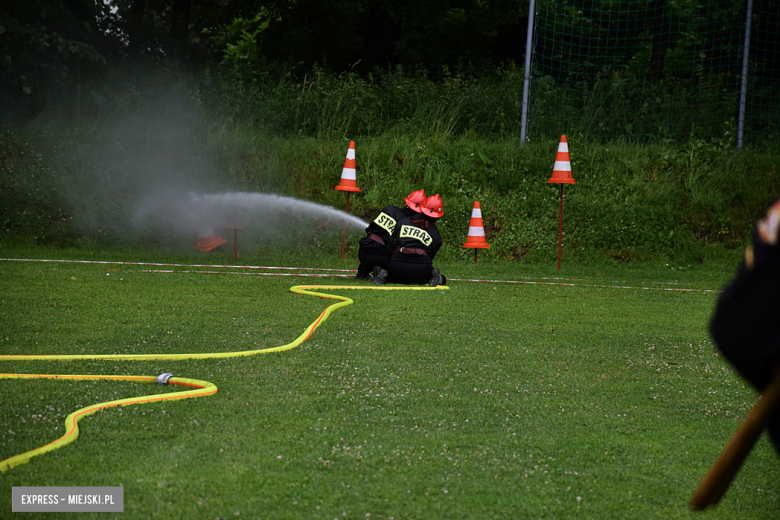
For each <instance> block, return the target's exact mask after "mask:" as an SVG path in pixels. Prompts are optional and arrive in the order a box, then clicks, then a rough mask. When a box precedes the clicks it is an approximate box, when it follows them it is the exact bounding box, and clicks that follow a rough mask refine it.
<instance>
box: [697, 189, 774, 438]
mask: <svg viewBox="0 0 780 520" xmlns="http://www.w3.org/2000/svg"><path fill="white" fill-rule="evenodd" d="M778 228H780V199H778V200H776V201H775V202H774V204H773V205H772V206H771V207H770V208H769V210H768V211H767V213H766V216H765V217H764V218H763V219H762V220H761V221H759V222H758V224H757V225H756V226H755V228H754V229H753V242H752V244H751V245H749V246H748V247H747V248H746V249H745V255H744V258H743V260H742V262H741V263H740V265H739V270H738V272H737V276H736V278H735V279H734V280H732V281H731V283H730V284H729V285H728V286H727V287H726V289H725V290H724V292H723V294H722V295H721V296H720V298H719V300H718V304H717V307H716V308H715V314H714V315H713V317H712V322H711V323H710V331H711V333H712V337H713V338H714V339H715V342H716V344H717V345H718V348H719V349H720V350H721V352H723V354H724V355H725V356H726V358H728V360H729V361H731V363H732V364H733V365H734V366H735V367H736V369H737V370H738V371H739V373H740V374H742V376H743V377H745V379H747V380H748V381H750V383H751V384H752V385H753V386H754V387H756V388H757V389H758V390H759V391H763V390H764V388H766V386H767V385H768V384H769V383H770V381H772V379H773V378H774V377H778V376H780V371H778V366H779V365H778V363H779V362H780V247H778ZM769 435H770V437H771V438H772V442H773V443H774V445H775V449H776V450H777V451H778V453H780V410H776V411H775V413H774V414H773V415H772V417H771V419H770V420H769Z"/></svg>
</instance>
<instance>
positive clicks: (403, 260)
mask: <svg viewBox="0 0 780 520" xmlns="http://www.w3.org/2000/svg"><path fill="white" fill-rule="evenodd" d="M412 220H414V221H415V222H414V223H413V222H412ZM424 222H427V223H428V229H425V224H424ZM391 240H392V244H391V247H392V249H393V253H392V255H391V256H390V262H389V264H388V267H387V271H388V276H387V281H388V282H389V283H402V284H408V285H418V284H426V283H428V281H429V280H430V279H431V275H432V272H433V258H434V257H435V256H436V253H437V252H438V251H439V248H441V234H439V230H438V229H437V228H436V219H433V218H431V217H427V216H425V215H421V214H415V215H413V216H411V217H406V218H404V219H401V220H399V221H398V224H396V227H395V231H394V232H393V236H392V239H391ZM442 279H443V281H442V282H441V285H446V282H447V279H446V278H444V277H442Z"/></svg>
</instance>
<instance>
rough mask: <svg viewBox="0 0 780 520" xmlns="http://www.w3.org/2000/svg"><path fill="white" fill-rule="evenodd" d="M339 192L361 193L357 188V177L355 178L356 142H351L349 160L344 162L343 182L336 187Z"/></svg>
mask: <svg viewBox="0 0 780 520" xmlns="http://www.w3.org/2000/svg"><path fill="white" fill-rule="evenodd" d="M336 189H337V190H339V191H360V188H358V187H357V177H356V176H355V141H350V142H349V150H347V158H346V159H345V160H344V169H343V170H341V180H340V181H339V185H338V186H336Z"/></svg>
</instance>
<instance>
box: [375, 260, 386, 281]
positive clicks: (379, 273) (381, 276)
mask: <svg viewBox="0 0 780 520" xmlns="http://www.w3.org/2000/svg"><path fill="white" fill-rule="evenodd" d="M386 281H387V270H386V269H382V268H381V267H379V266H378V265H375V266H374V285H384V284H385V282H386Z"/></svg>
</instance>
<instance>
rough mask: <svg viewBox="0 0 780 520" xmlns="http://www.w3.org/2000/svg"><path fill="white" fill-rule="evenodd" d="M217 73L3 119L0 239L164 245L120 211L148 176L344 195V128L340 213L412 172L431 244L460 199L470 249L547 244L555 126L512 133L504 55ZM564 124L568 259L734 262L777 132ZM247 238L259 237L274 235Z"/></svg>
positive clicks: (304, 244) (312, 195)
mask: <svg viewBox="0 0 780 520" xmlns="http://www.w3.org/2000/svg"><path fill="white" fill-rule="evenodd" d="M214 78H216V76H213V75H212V76H209V75H206V76H203V77H201V78H200V79H198V80H197V81H193V79H192V78H191V77H186V78H184V79H182V76H181V75H179V76H176V75H175V74H174V73H172V72H171V73H169V76H168V80H169V81H167V88H166V89H161V88H160V86H159V84H155V85H153V86H152V87H150V85H149V84H148V83H149V81H147V83H142V81H141V80H140V79H135V80H134V81H136V84H133V85H132V88H129V87H128V88H124V89H123V90H121V91H119V92H121V94H116V95H114V96H113V97H111V96H108V95H107V96H106V97H107V99H108V101H106V102H105V103H104V104H103V105H101V106H100V107H93V108H94V110H93V111H91V112H89V113H87V112H88V111H87V110H83V112H84V113H81V114H80V117H78V118H70V117H69V118H66V120H67V123H62V119H56V118H54V117H50V118H48V119H47V118H46V117H42V118H41V120H39V121H36V122H33V123H31V124H29V125H27V127H26V128H25V129H24V130H18V129H17V130H14V131H6V132H4V133H3V134H2V136H1V137H0V186H2V191H0V216H1V217H2V219H1V221H2V228H0V232H1V233H2V234H1V235H0V237H2V238H1V239H0V243H3V244H11V245H13V244H17V245H21V244H26V245H33V244H39V245H67V246H77V245H81V246H82V247H83V246H85V245H88V244H92V245H98V246H110V245H114V246H117V245H121V246H126V247H130V248H134V247H143V248H147V249H150V250H163V251H168V252H170V250H171V249H176V248H178V247H180V246H181V245H182V244H180V242H178V241H176V240H174V239H172V238H171V237H166V236H165V230H164V229H163V230H161V229H153V230H150V229H146V230H144V231H143V232H138V231H137V230H136V229H134V228H133V227H132V226H131V225H130V223H129V221H130V219H131V211H130V210H129V209H128V208H129V206H131V205H132V204H133V203H134V201H136V200H137V198H138V195H139V194H140V193H141V192H142V190H149V189H152V188H151V186H153V184H152V183H151V181H150V179H153V180H158V181H160V184H165V182H166V181H168V183H169V184H174V183H178V186H179V189H180V190H181V191H186V190H190V189H194V190H200V191H207V192H208V191H211V192H213V191H226V190H238V191H250V192H251V191H263V192H274V193H281V194H286V195H292V196H296V197H300V198H304V199H308V200H312V201H315V202H320V203H322V204H325V205H328V206H331V207H336V208H343V207H344V194H343V193H341V192H337V191H334V190H333V187H334V186H335V185H336V184H337V183H338V180H339V176H340V172H341V168H342V166H343V162H344V157H345V155H346V150H347V144H348V142H349V140H351V139H352V140H355V141H356V143H357V165H358V166H357V168H358V170H357V171H358V185H359V186H360V187H361V188H362V189H363V193H361V194H358V195H355V196H353V197H351V201H350V205H351V208H350V211H351V212H352V213H354V214H356V215H358V216H361V217H363V218H364V219H370V218H372V217H373V216H374V215H376V214H377V213H378V211H379V210H380V209H381V208H382V207H383V206H384V205H385V204H388V203H396V204H401V203H402V198H403V196H404V195H406V194H408V193H409V192H410V191H411V190H413V189H417V188H420V187H422V188H424V189H425V190H426V192H428V193H436V192H438V193H440V194H441V195H442V197H443V199H444V201H445V214H446V216H445V218H444V219H442V222H441V223H440V228H441V230H442V234H443V236H444V239H445V246H444V248H443V249H442V252H441V257H440V258H442V259H449V260H454V259H466V258H468V257H469V255H470V254H471V252H470V251H464V250H463V249H462V248H461V245H462V244H463V242H465V238H466V233H467V229H468V225H469V217H470V214H471V209H472V206H473V203H474V201H479V202H480V203H481V206H482V211H483V215H484V223H485V231H486V233H487V239H488V242H489V243H490V245H491V248H490V249H489V250H486V251H483V252H482V256H483V257H484V258H494V259H502V260H507V259H509V260H522V261H524V262H531V263H533V262H538V261H542V262H549V261H553V260H554V259H555V258H556V257H557V242H558V220H559V195H560V192H559V186H558V185H551V184H548V183H547V179H548V178H549V177H550V174H551V171H552V165H553V162H554V160H555V154H556V149H557V145H558V142H557V140H542V141H539V142H536V141H533V142H530V143H528V144H527V145H526V146H525V147H520V146H519V143H518V140H517V137H516V136H517V130H518V128H517V121H518V115H519V111H518V110H519V108H518V107H519V105H517V101H518V99H519V97H518V96H519V92H520V90H519V88H520V87H521V86H522V84H521V82H520V80H519V79H518V76H517V74H515V73H514V72H512V71H505V72H504V73H502V74H497V75H496V76H495V77H482V78H473V77H468V76H463V75H449V76H446V75H445V76H444V77H443V78H442V79H440V80H439V81H438V82H433V81H431V80H429V79H427V78H426V77H425V76H424V75H420V74H417V73H413V72H403V71H394V72H392V73H386V74H384V75H382V76H378V77H377V78H373V79H366V78H362V79H361V78H359V77H357V76H355V75H342V76H340V77H335V76H332V75H328V74H325V73H321V72H320V73H317V74H312V75H309V76H306V77H305V78H303V79H302V80H297V79H295V78H292V77H286V78H283V79H281V80H279V81H277V82H271V81H270V80H265V81H264V82H262V81H258V82H255V83H249V84H247V83H238V82H236V81H235V80H234V81H227V80H217V79H214ZM193 85H195V86H193ZM104 93H105V92H104ZM726 126H728V125H726ZM531 128H532V129H533V118H532V122H531ZM568 137H569V147H570V151H571V152H570V155H571V160H572V169H573V175H574V178H575V179H576V181H577V184H576V185H574V186H568V185H567V186H566V187H565V191H564V255H565V258H566V259H567V260H568V261H570V262H576V261H583V260H592V259H594V258H595V259H598V260H601V259H604V258H613V259H616V260H618V261H633V260H650V259H656V260H662V261H664V260H672V261H674V262H677V263H682V264H688V263H695V262H702V261H705V260H708V259H709V260H720V261H726V262H729V263H734V262H735V261H736V259H737V258H738V257H739V250H740V246H742V245H743V244H744V241H745V239H746V236H747V234H748V230H749V229H750V226H751V225H752V224H753V223H754V222H755V221H756V219H758V218H760V216H761V215H762V214H763V211H764V210H765V208H766V206H767V204H768V203H769V202H770V201H771V200H772V199H773V197H774V196H775V195H776V194H777V193H778V192H780V177H778V175H777V170H778V167H777V157H778V155H777V149H776V147H774V148H773V147H766V146H765V147H753V148H752V147H750V146H748V147H747V148H746V149H745V150H743V151H741V152H739V153H736V152H734V143H733V136H730V135H727V134H724V137H723V138H715V139H708V140H704V139H699V138H697V137H696V129H694V131H693V132H692V134H691V138H690V140H689V141H688V142H687V143H677V144H675V143H671V142H668V140H666V139H664V138H663V137H664V136H662V135H659V136H655V139H654V140H648V141H647V142H646V143H645V144H632V143H628V142H616V143H610V144H603V143H598V142H591V141H589V139H588V136H587V135H582V134H581V133H578V130H577V129H576V127H574V128H572V130H571V132H569V135H568ZM141 180H144V182H141ZM321 231H322V230H321V229H318V228H316V227H312V228H311V229H309V230H307V231H306V233H305V235H306V236H303V237H302V239H301V240H299V241H298V242H297V243H294V244H284V247H285V248H287V249H288V250H289V249H292V248H300V249H303V250H311V249H315V250H319V251H321V252H323V251H324V252H327V253H329V254H332V253H334V252H335V251H336V250H337V249H338V247H339V246H340V240H332V239H328V240H319V241H315V240H314V238H315V237H317V236H318V233H320V232H321ZM330 231H331V232H333V231H334V230H332V229H331V230H330ZM320 238H322V237H320ZM330 238H332V237H330ZM352 238H353V240H351V241H350V245H349V246H350V247H348V255H349V256H350V257H351V258H354V255H355V247H354V246H355V245H356V238H357V237H356V236H355V237H352ZM315 242H318V243H319V244H320V245H318V246H316V247H312V246H310V245H309V244H311V243H315ZM323 243H324V245H323ZM172 244H173V245H172ZM245 246H246V250H247V251H248V252H250V253H255V252H258V251H264V250H267V249H268V247H271V248H273V246H274V244H267V243H251V244H250V243H246V244H245Z"/></svg>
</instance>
